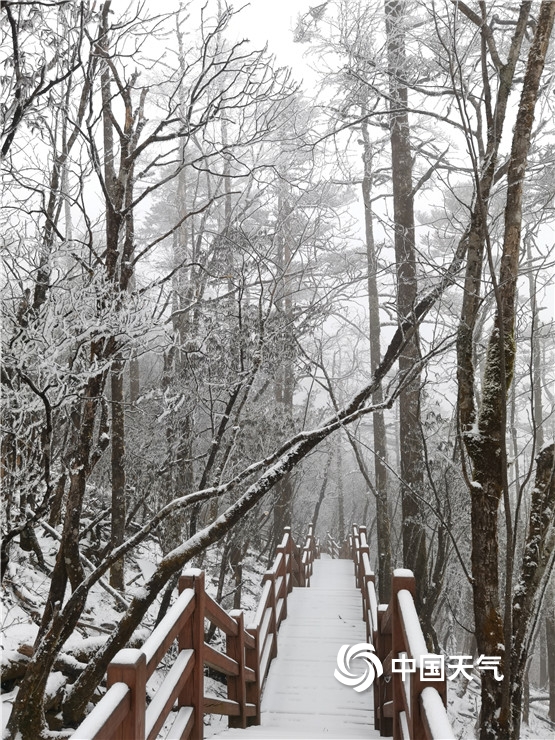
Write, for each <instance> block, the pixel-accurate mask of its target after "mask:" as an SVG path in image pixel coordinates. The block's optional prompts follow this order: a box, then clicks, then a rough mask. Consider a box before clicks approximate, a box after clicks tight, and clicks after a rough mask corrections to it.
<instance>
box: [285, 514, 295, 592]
mask: <svg viewBox="0 0 555 740" xmlns="http://www.w3.org/2000/svg"><path fill="white" fill-rule="evenodd" d="M284 532H285V533H286V534H288V535H289V537H288V538H287V545H286V548H285V553H286V556H287V560H286V566H287V567H286V571H285V572H286V574H287V576H288V579H287V593H291V591H292V590H293V559H294V558H293V534H292V533H291V527H285V528H284Z"/></svg>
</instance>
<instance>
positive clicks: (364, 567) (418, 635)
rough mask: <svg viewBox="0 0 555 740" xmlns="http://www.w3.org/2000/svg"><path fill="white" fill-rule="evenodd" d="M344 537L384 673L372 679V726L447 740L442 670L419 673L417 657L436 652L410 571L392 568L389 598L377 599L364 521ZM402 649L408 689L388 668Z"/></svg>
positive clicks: (385, 732) (390, 732) (397, 733)
mask: <svg viewBox="0 0 555 740" xmlns="http://www.w3.org/2000/svg"><path fill="white" fill-rule="evenodd" d="M349 543H350V549H351V557H352V560H353V562H354V565H355V577H356V581H357V585H358V587H359V588H360V589H361V592H362V604H363V618H364V620H365V621H366V625H367V640H368V642H369V643H371V644H372V645H373V647H374V649H375V651H376V655H377V657H378V658H379V660H380V661H381V663H382V665H383V667H384V673H383V675H382V676H380V677H378V678H377V680H376V683H375V685H374V726H375V729H376V730H379V731H380V734H381V735H383V736H388V735H389V736H391V735H393V736H394V737H396V738H398V737H408V738H412V739H413V740H415V739H418V740H420V738H426V739H427V740H443V738H445V740H450V738H453V737H454V733H453V730H452V728H451V725H450V723H449V719H448V716H447V710H446V708H445V705H446V701H447V684H446V681H445V676H443V677H442V678H441V679H437V678H436V677H435V676H433V677H427V676H426V674H425V673H423V674H422V675H421V664H422V657H423V656H426V657H427V658H440V656H433V655H429V654H428V649H427V647H426V641H425V639H424V635H423V633H422V628H421V626H420V620H419V618H418V612H417V610H416V607H415V604H414V598H413V597H414V594H415V591H416V586H415V580H414V574H413V573H412V571H410V570H408V569H406V568H398V569H396V570H395V571H394V572H393V577H392V587H391V593H392V596H391V601H390V603H389V604H378V601H377V597H376V590H375V575H374V573H373V571H372V570H371V567H370V551H369V547H368V542H367V535H366V527H358V526H357V525H353V530H352V534H351V535H350V537H349ZM402 655H406V656H407V659H408V660H413V661H414V663H413V664H412V665H413V667H414V672H412V671H410V674H409V675H410V681H407V682H406V686H407V687H408V689H407V693H405V683H404V682H403V681H402V679H401V673H399V672H398V671H395V672H393V670H392V667H393V661H394V660H399V659H400V656H402ZM392 708H393V712H392V711H391V709H392ZM392 714H393V716H392Z"/></svg>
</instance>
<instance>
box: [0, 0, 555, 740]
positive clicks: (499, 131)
mask: <svg viewBox="0 0 555 740" xmlns="http://www.w3.org/2000/svg"><path fill="white" fill-rule="evenodd" d="M160 9H161V10H162V11H163V12H162V13H161V14H160V12H159V11H160ZM0 12H1V16H0V23H1V31H2V45H1V50H2V51H1V58H0V83H1V86H2V100H1V113H2V140H1V147H2V148H1V159H0V170H1V176H2V205H1V211H0V214H1V219H2V227H1V240H2V255H3V271H2V324H3V330H2V352H3V366H2V404H3V419H2V433H3V439H2V448H1V463H2V468H1V471H2V487H3V503H2V513H3V524H2V526H3V544H2V579H3V600H4V617H3V623H2V631H3V635H4V637H5V638H6V640H7V643H6V644H7V645H8V646H11V648H12V649H11V650H10V651H4V652H3V664H4V674H3V681H4V684H3V688H4V689H5V690H7V691H13V689H14V688H17V689H18V691H17V696H16V695H15V694H13V695H12V696H13V700H12V703H13V709H12V713H11V717H10V723H9V728H8V731H7V732H8V736H10V737H15V736H16V735H17V733H20V734H19V735H18V737H21V738H22V739H23V740H37V738H41V737H46V735H47V733H48V732H49V729H48V728H50V730H51V731H58V732H60V733H61V736H62V735H63V732H64V728H66V729H67V728H71V727H75V726H77V724H78V722H79V721H80V719H81V718H82V717H83V715H84V713H86V711H87V707H89V706H90V704H89V702H91V701H94V700H96V699H97V697H98V695H99V694H98V692H99V691H100V690H101V686H102V680H103V676H104V672H105V670H106V666H107V664H108V662H109V661H110V659H111V658H112V657H113V655H114V654H115V653H116V652H117V650H118V649H119V648H121V647H123V646H124V645H126V644H127V643H128V642H129V641H131V643H132V641H133V640H134V639H137V635H141V634H142V635H143V636H144V631H145V630H146V629H149V628H152V626H153V624H154V623H155V621H156V620H157V619H160V617H161V615H163V613H164V612H165V610H166V609H167V607H168V605H169V604H170V603H171V600H172V598H173V595H174V593H175V587H176V583H177V578H178V576H179V573H180V572H181V570H182V568H183V567H184V565H185V564H186V563H189V564H191V563H193V564H194V565H197V566H200V567H204V568H206V569H207V577H209V579H211V583H212V584H213V586H214V593H215V595H216V596H217V598H218V600H220V601H221V602H222V603H223V604H224V606H226V607H232V606H235V607H238V606H240V605H244V603H245V599H247V597H248V596H249V594H248V593H247V591H248V590H249V589H250V587H251V585H252V584H251V582H250V580H249V579H250V574H251V570H252V568H254V569H256V567H257V566H256V564H257V563H265V562H267V561H268V559H269V558H270V557H271V556H272V555H273V552H274V548H275V546H276V544H277V542H278V540H279V538H280V536H281V533H282V530H283V527H284V526H292V528H293V531H294V532H295V533H300V532H302V531H303V530H304V529H305V528H306V525H307V524H308V523H309V522H314V524H315V526H316V531H317V534H318V535H319V536H320V537H321V539H322V540H323V539H324V538H325V536H326V535H327V534H328V533H329V534H331V536H332V537H333V538H334V539H335V540H336V541H338V542H341V541H343V540H344V538H345V537H346V536H347V534H348V532H349V528H350V526H351V524H352V523H353V522H356V523H358V524H365V525H367V527H368V531H369V539H370V542H371V556H372V561H373V563H374V566H375V569H376V572H377V576H378V587H379V593H380V600H381V601H387V600H388V598H389V579H390V574H391V569H392V567H395V566H398V565H405V566H406V567H410V568H412V569H413V570H414V572H415V575H416V579H417V586H418V592H417V595H416V599H417V607H418V612H419V615H420V617H421V621H422V624H423V628H424V631H425V635H426V638H427V641H428V643H429V647H430V649H434V650H436V651H442V652H444V653H447V654H475V655H479V654H486V655H499V656H500V657H501V658H502V672H503V674H504V679H503V681H501V682H497V681H495V680H494V679H493V676H492V675H491V676H488V675H486V674H485V673H484V674H483V675H482V680H481V689H480V691H481V696H480V706H479V707H478V709H479V708H480V707H481V712H480V715H479V717H475V719H476V720H477V726H476V733H477V736H478V737H480V738H481V739H482V740H486V738H487V739H491V738H501V737H503V738H518V737H519V736H520V732H521V727H522V726H523V723H526V722H528V719H529V713H530V706H531V702H537V703H536V704H534V706H535V707H536V711H537V713H538V714H539V715H541V716H542V717H543V720H542V721H543V727H544V729H545V733H546V734H545V737H548V736H549V735H550V732H552V730H553V727H554V725H553V723H554V722H555V586H554V580H555V577H554V559H555V484H554V446H553V436H554V434H553V433H554V421H555V416H554V403H555V400H554V394H553V380H554V367H555V362H554V358H555V327H554V323H553V322H554V316H553V275H554V258H555V251H554V243H553V233H554V231H553V228H554V221H555V219H554V210H553V195H554V189H555V136H554V130H553V121H554V111H553V106H554V102H555V96H554V94H553V92H554V79H555V77H554V75H555V60H554V56H553V48H552V45H551V46H550V44H549V41H550V37H551V34H552V28H553V20H554V15H555V3H552V2H551V3H550V2H541V3H540V2H521V3H519V4H517V3H505V2H487V3H486V2H474V1H471V2H469V3H468V4H465V3H463V2H454V1H453V2H451V1H447V0H438V1H437V2H435V3H425V2H419V1H417V0H386V2H385V3H384V2H382V0H365V1H363V0H346V1H345V0H330V1H329V2H324V3H322V4H320V5H317V6H315V7H308V6H307V7H306V8H305V10H304V11H303V13H301V14H300V15H299V16H298V18H297V20H296V23H295V29H294V32H292V40H294V42H296V43H297V45H299V46H298V48H302V49H303V50H304V52H305V57H306V63H307V65H308V67H309V68H310V70H311V71H310V72H309V73H308V80H309V82H308V83H305V84H303V83H301V82H299V81H298V78H300V76H301V71H300V70H295V69H288V68H284V67H282V66H280V64H279V63H278V62H277V61H276V59H274V58H272V56H271V55H270V54H269V53H268V52H267V50H266V49H256V48H255V47H254V46H253V45H252V44H250V43H249V42H247V41H244V40H242V31H241V13H240V11H237V12H236V11H235V10H233V9H232V8H231V7H229V6H227V5H225V3H224V2H223V1H222V2H212V1H211V0H208V2H205V3H201V2H196V0H193V1H192V2H190V3H185V2H183V3H181V4H180V5H177V4H176V6H175V8H174V7H171V8H170V7H169V5H168V8H167V9H166V7H165V5H164V4H159V7H156V5H155V4H154V3H145V2H143V3H141V2H133V3H131V4H129V5H128V4H127V3H123V2H109V1H106V2H104V3H94V2H92V0H84V1H83V2H62V1H60V2H16V1H15V0H14V1H12V0H2V3H1V11H0ZM253 580H256V579H253ZM103 625H104V626H103ZM76 637H78V638H80V641H81V642H82V643H83V644H82V649H83V652H82V653H81V654H80V658H79V659H78V658H76V657H75V653H74V652H73V653H72V650H74V647H73V648H72V647H71V646H72V645H74V644H75V638H76ZM93 638H94V639H93ZM72 641H73V642H72ZM87 645H88V646H89V652H88V653H87V650H86V646H87ZM54 674H56V675H58V676H61V680H60V681H58V682H57V684H56V690H55V691H52V681H51V679H52V676H53V675H54ZM467 690H469V687H468V686H467V685H464V684H460V685H458V686H457V692H459V693H460V695H461V696H462V695H464V693H465V692H466V691H467ZM66 735H67V733H66ZM49 736H51V735H49ZM466 736H467V737H468V735H466Z"/></svg>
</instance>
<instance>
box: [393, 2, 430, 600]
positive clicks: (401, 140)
mask: <svg viewBox="0 0 555 740" xmlns="http://www.w3.org/2000/svg"><path fill="white" fill-rule="evenodd" d="M385 12H386V32H387V56H388V72H389V80H390V91H389V93H390V114H389V126H390V140H391V171H392V181H393V220H394V229H395V260H396V269H397V311H398V314H399V322H400V323H401V322H402V321H403V320H404V319H405V318H406V317H409V316H411V315H412V314H413V312H414V306H415V301H416V296H417V274H416V258H415V234H414V197H413V183H412V152H411V145H410V126H409V116H408V112H407V107H408V92H407V88H406V86H405V84H404V83H402V82H401V81H400V79H401V78H402V77H403V76H404V74H405V70H406V52H405V36H404V31H403V24H404V23H405V22H406V15H405V2H404V0H386V4H385ZM419 357H420V342H419V335H418V332H415V333H414V334H413V337H412V339H411V341H410V342H409V343H408V344H407V346H406V347H405V350H404V352H403V354H402V355H401V357H400V358H399V370H400V371H401V372H402V373H403V372H407V371H409V370H411V369H412V368H413V367H414V364H415V363H416V362H417V361H418V359H419ZM399 437H400V439H401V440H402V444H401V466H400V467H401V496H402V517H403V524H402V527H403V559H404V563H405V565H406V567H407V568H411V569H412V570H413V571H414V574H415V577H416V603H417V608H418V607H419V606H421V605H422V604H423V603H424V601H425V599H426V584H427V580H428V577H427V562H426V561H427V558H426V536H425V530H424V527H423V521H422V515H421V511H420V505H419V500H418V498H417V496H418V495H421V494H422V490H423V480H424V477H423V470H424V463H423V460H424V450H423V447H422V437H421V430H420V374H418V375H417V376H416V377H415V378H414V379H413V380H412V382H411V383H410V384H409V385H407V386H406V388H405V389H404V390H403V391H402V393H401V396H400V398H399Z"/></svg>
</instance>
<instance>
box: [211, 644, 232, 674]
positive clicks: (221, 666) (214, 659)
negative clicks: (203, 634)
mask: <svg viewBox="0 0 555 740" xmlns="http://www.w3.org/2000/svg"><path fill="white" fill-rule="evenodd" d="M204 665H207V666H210V668H213V669H214V670H216V671H220V673H223V674H225V675H226V676H238V675H239V666H238V665H237V661H236V660H233V659H232V658H230V657H229V656H228V655H225V653H220V652H219V650H214V648H213V647H212V646H211V645H208V643H206V642H205V643H204Z"/></svg>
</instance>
